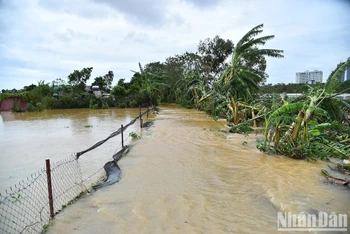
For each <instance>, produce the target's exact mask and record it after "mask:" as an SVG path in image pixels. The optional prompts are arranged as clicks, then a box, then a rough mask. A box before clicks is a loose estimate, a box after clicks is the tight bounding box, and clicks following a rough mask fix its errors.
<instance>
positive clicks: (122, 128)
mask: <svg viewBox="0 0 350 234" xmlns="http://www.w3.org/2000/svg"><path fill="white" fill-rule="evenodd" d="M121 130H122V134H121V135H122V148H123V149H124V127H123V124H122V126H121Z"/></svg>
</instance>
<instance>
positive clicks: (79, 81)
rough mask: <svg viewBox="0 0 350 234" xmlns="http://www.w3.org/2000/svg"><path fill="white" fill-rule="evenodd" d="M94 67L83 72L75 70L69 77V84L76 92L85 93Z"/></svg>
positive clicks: (84, 69)
mask: <svg viewBox="0 0 350 234" xmlns="http://www.w3.org/2000/svg"><path fill="white" fill-rule="evenodd" d="M92 69H93V68H92V67H87V68H83V69H82V70H81V71H79V70H74V72H72V73H71V74H69V75H68V83H69V84H70V85H72V86H73V88H74V89H75V91H77V92H84V91H85V86H86V82H87V80H89V79H90V77H91V72H92Z"/></svg>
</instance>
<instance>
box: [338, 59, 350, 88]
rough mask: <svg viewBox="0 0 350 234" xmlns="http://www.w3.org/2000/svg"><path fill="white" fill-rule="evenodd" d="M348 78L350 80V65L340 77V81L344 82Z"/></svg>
mask: <svg viewBox="0 0 350 234" xmlns="http://www.w3.org/2000/svg"><path fill="white" fill-rule="evenodd" d="M348 60H350V57H349V58H348ZM340 65H341V63H339V64H338V65H337V67H339V66H340ZM345 74H346V76H345ZM345 77H346V79H345ZM346 80H350V67H348V68H347V69H346V70H345V71H344V73H343V75H342V76H341V77H340V78H339V81H340V82H344V81H346Z"/></svg>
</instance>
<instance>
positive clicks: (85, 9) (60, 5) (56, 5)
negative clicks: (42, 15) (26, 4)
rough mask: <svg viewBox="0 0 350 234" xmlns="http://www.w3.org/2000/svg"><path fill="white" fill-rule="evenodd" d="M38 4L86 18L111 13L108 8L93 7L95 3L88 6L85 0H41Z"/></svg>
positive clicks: (104, 15)
mask: <svg viewBox="0 0 350 234" xmlns="http://www.w3.org/2000/svg"><path fill="white" fill-rule="evenodd" d="M38 5H39V6H40V7H43V8H45V9H47V10H50V11H54V12H64V13H67V14H72V15H78V16H81V17H84V18H105V17H107V16H108V15H109V14H110V12H109V11H108V8H105V9H101V8H96V7H93V5H92V6H87V5H86V3H85V2H84V1H78V0H75V1H70V0H62V1H57V0H40V1H39V2H38Z"/></svg>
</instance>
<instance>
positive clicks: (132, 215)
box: [49, 106, 350, 233]
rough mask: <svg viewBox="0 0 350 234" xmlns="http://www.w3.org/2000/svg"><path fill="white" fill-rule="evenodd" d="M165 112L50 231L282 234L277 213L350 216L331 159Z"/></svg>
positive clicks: (349, 198)
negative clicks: (288, 151)
mask: <svg viewBox="0 0 350 234" xmlns="http://www.w3.org/2000/svg"><path fill="white" fill-rule="evenodd" d="M161 110H162V111H161V112H160V115H159V116H158V117H157V120H156V122H155V126H154V127H152V128H151V129H150V130H143V132H142V139H141V140H139V141H138V143H137V145H136V146H135V147H134V148H132V150H131V151H130V153H129V154H128V156H127V157H125V158H122V159H121V160H120V162H119V165H120V167H121V170H122V172H123V178H122V179H121V181H120V182H119V183H117V184H115V185H112V186H110V187H107V188H104V189H101V190H99V191H97V192H93V193H92V194H90V195H88V196H87V197H85V198H83V199H81V200H79V201H77V202H76V203H75V204H73V205H71V206H69V207H68V208H67V209H65V210H64V211H63V212H61V213H60V214H58V215H57V216H56V218H55V222H54V225H53V226H51V227H50V229H49V233H280V232H278V231H277V211H284V212H293V213H299V212H302V211H304V212H309V213H314V212H317V211H325V212H329V213H330V212H336V213H343V214H347V215H348V217H350V192H349V190H346V189H343V188H341V187H335V186H333V185H329V184H324V183H323V181H324V177H323V176H322V175H321V173H320V169H321V168H323V167H324V166H325V165H326V163H325V162H311V163H310V162H305V161H296V160H291V159H288V158H285V157H279V156H269V155H266V154H263V153H260V152H259V151H258V150H257V149H256V148H255V136H250V137H249V138H245V137H244V136H241V135H233V134H230V135H228V134H225V133H222V132H218V131H215V130H217V129H220V128H223V126H224V124H225V123H224V122H214V121H213V120H212V119H211V118H209V117H208V116H207V115H206V114H204V113H201V112H198V111H194V110H186V109H183V108H178V107H175V106H163V107H161ZM245 140H246V141H247V142H248V143H247V144H244V145H243V144H242V143H243V142H244V141H245ZM348 223H349V220H348Z"/></svg>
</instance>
